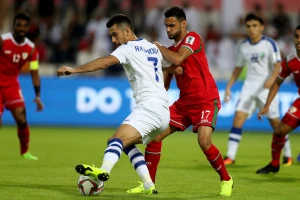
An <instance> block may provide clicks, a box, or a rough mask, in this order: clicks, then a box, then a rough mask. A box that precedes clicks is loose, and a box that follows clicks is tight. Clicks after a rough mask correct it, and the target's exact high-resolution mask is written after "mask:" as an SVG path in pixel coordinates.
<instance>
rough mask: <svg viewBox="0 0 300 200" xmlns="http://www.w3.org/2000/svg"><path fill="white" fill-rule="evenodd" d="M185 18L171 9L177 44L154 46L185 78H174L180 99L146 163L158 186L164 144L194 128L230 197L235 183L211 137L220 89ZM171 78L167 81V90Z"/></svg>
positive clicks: (168, 16)
mask: <svg viewBox="0 0 300 200" xmlns="http://www.w3.org/2000/svg"><path fill="white" fill-rule="evenodd" d="M186 24H187V22H186V16H185V13H184V11H183V9H181V8H179V7H172V8H170V9H168V10H167V11H166V12H165V25H166V31H167V34H168V37H169V39H173V40H174V42H175V44H174V45H172V46H171V47H169V49H170V50H169V49H167V48H165V47H163V46H161V45H160V44H158V43H155V44H156V45H157V47H158V48H159V49H160V51H161V52H162V54H163V56H164V57H165V58H166V59H167V60H168V61H170V62H172V63H173V64H175V65H177V66H179V65H180V66H182V68H183V74H182V75H175V77H176V82H177V86H178V88H179V89H180V97H179V99H178V100H177V101H176V102H175V103H174V104H173V105H172V106H170V114H171V120H170V124H169V127H168V128H167V129H166V130H165V131H164V132H162V133H161V134H160V135H158V136H157V138H156V139H155V140H154V141H152V142H151V143H149V144H148V145H147V147H146V149H145V161H146V163H147V166H148V169H149V172H150V175H151V178H152V180H153V182H155V176H156V171H157V166H158V163H159V160H160V152H161V146H162V142H161V141H162V140H163V139H164V138H165V137H167V136H168V135H170V134H172V133H174V132H176V131H184V130H185V129H187V128H188V127H189V126H191V125H192V129H193V132H195V133H197V134H198V143H199V145H200V148H201V149H202V151H203V153H204V154H205V155H206V157H207V160H208V161H209V162H210V164H211V165H212V167H213V168H214V169H215V170H216V172H217V173H218V174H219V175H220V179H221V181H222V182H221V192H220V195H221V196H230V195H231V192H232V187H233V180H232V178H231V176H230V175H229V174H228V172H227V170H226V167H225V165H224V162H223V158H222V156H221V153H220V151H219V150H218V149H217V148H216V147H215V146H214V145H213V144H212V141H211V135H212V132H213V130H214V128H215V124H216V119H217V114H218V111H219V109H220V107H221V104H220V99H219V93H218V88H217V86H216V83H215V81H214V79H213V77H212V75H211V73H210V71H209V67H208V63H207V59H206V55H205V51H204V44H203V42H202V40H201V37H200V36H199V35H198V34H197V33H195V32H187V30H186ZM172 76H173V75H172V74H167V75H166V76H165V77H166V78H165V87H166V88H168V87H169V85H170V81H171V79H172ZM141 191H143V187H142V186H139V187H137V188H134V189H131V190H128V191H127V192H128V193H141Z"/></svg>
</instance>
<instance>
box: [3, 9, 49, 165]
mask: <svg viewBox="0 0 300 200" xmlns="http://www.w3.org/2000/svg"><path fill="white" fill-rule="evenodd" d="M13 28H14V30H13V33H6V34H3V35H1V37H0V127H1V126H2V119H1V115H2V113H3V112H4V107H5V108H6V109H7V110H9V111H10V112H11V114H12V116H13V117H14V119H15V121H16V124H17V127H18V137H19V140H20V146H21V156H22V157H23V158H24V159H28V160H37V159H38V158H37V157H35V156H33V155H32V154H30V153H29V151H28V145H29V128H28V124H27V120H26V110H25V104H24V99H23V95H22V91H21V88H20V85H19V82H18V75H19V73H20V70H21V67H22V66H23V65H24V64H25V63H26V62H29V65H30V69H31V77H32V82H33V86H34V90H35V94H36V97H35V99H34V102H35V103H36V104H37V111H41V110H42V109H43V104H42V102H41V100H40V77H39V74H38V52H37V50H36V49H35V46H34V44H33V43H32V42H31V41H30V40H29V39H27V38H26V37H25V35H26V34H27V32H28V31H29V28H30V17H29V16H28V15H26V14H24V13H19V14H17V15H16V16H15V18H14V24H13Z"/></svg>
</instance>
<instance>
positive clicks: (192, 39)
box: [181, 32, 202, 52]
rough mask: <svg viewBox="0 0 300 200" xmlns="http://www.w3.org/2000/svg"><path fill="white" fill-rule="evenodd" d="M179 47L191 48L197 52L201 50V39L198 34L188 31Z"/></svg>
mask: <svg viewBox="0 0 300 200" xmlns="http://www.w3.org/2000/svg"><path fill="white" fill-rule="evenodd" d="M181 47H185V48H188V49H190V50H191V52H199V51H201V50H202V41H201V38H200V35H198V34H197V33H195V32H191V33H188V35H187V36H186V38H185V39H184V41H183V43H182V45H181Z"/></svg>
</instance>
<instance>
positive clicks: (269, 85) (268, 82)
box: [264, 79, 274, 88]
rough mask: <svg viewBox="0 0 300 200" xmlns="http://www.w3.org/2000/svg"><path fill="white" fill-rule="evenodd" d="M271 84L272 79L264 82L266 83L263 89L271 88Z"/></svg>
mask: <svg viewBox="0 0 300 200" xmlns="http://www.w3.org/2000/svg"><path fill="white" fill-rule="evenodd" d="M273 82H274V80H273V79H268V80H266V82H265V84H264V88H271V86H272V84H273Z"/></svg>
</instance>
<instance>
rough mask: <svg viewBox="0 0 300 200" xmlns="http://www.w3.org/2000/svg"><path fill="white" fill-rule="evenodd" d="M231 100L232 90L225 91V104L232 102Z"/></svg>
mask: <svg viewBox="0 0 300 200" xmlns="http://www.w3.org/2000/svg"><path fill="white" fill-rule="evenodd" d="M230 99H231V91H230V89H229V90H228V89H226V90H225V97H224V101H225V103H228V102H229V101H230Z"/></svg>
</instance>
